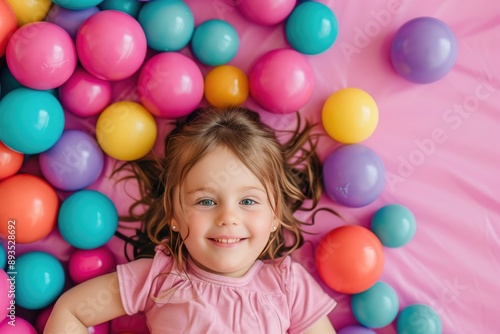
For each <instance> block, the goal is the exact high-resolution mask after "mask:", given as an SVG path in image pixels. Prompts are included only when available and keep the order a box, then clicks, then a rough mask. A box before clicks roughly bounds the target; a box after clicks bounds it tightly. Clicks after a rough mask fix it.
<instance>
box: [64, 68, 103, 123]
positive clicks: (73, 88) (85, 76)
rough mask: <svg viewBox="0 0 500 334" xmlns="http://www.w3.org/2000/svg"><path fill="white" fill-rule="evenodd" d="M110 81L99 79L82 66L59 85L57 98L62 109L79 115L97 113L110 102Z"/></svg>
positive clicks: (84, 115)
mask: <svg viewBox="0 0 500 334" xmlns="http://www.w3.org/2000/svg"><path fill="white" fill-rule="evenodd" d="M111 96H112V88H111V83H110V82H109V81H107V80H102V79H99V78H97V77H95V76H93V75H92V74H90V73H89V72H87V71H86V70H85V69H84V68H82V67H77V69H76V70H75V72H74V73H73V75H72V76H71V77H70V78H69V79H68V81H66V82H65V83H64V84H63V85H62V86H61V87H59V100H60V101H61V104H62V105H63V107H64V109H65V110H67V111H69V112H71V113H72V114H74V115H76V116H80V117H89V116H93V115H97V114H99V113H100V112H101V111H103V110H104V109H105V108H106V107H107V106H108V105H109V104H110V103H111Z"/></svg>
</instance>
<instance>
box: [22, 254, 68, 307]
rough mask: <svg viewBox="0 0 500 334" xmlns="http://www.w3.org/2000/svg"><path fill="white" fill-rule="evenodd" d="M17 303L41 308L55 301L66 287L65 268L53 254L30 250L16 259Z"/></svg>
mask: <svg viewBox="0 0 500 334" xmlns="http://www.w3.org/2000/svg"><path fill="white" fill-rule="evenodd" d="M16 271H17V274H16V304H18V305H19V306H21V307H24V308H26V309H28V310H39V309H42V308H44V307H46V306H48V305H50V304H51V303H52V302H54V301H55V300H56V299H57V298H58V297H59V296H60V295H61V293H62V291H63V288H64V281H65V276H64V269H63V266H62V264H61V262H59V260H58V259H56V258H55V257H54V256H53V255H50V254H48V253H45V252H39V251H35V252H29V253H25V254H23V255H21V256H19V257H18V258H17V260H16Z"/></svg>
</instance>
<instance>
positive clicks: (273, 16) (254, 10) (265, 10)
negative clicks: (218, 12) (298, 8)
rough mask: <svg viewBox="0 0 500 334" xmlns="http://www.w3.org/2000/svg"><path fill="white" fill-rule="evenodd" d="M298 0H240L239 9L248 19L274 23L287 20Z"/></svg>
mask: <svg viewBox="0 0 500 334" xmlns="http://www.w3.org/2000/svg"><path fill="white" fill-rule="evenodd" d="M296 3H297V0H239V1H238V2H237V4H238V9H239V11H240V13H241V14H243V16H245V17H246V18H247V19H249V20H251V21H253V22H255V23H258V24H261V25H267V26H269V25H274V24H277V23H280V22H281V21H283V20H285V19H286V18H287V17H288V15H290V13H291V12H292V10H293V8H294V7H295V4H296Z"/></svg>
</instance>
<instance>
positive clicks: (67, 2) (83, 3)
mask: <svg viewBox="0 0 500 334" xmlns="http://www.w3.org/2000/svg"><path fill="white" fill-rule="evenodd" d="M102 1H103V0H52V2H53V3H54V4H56V5H58V6H60V7H63V8H66V9H71V10H82V9H88V8H90V7H94V6H97V5H98V4H100V3H101V2H102Z"/></svg>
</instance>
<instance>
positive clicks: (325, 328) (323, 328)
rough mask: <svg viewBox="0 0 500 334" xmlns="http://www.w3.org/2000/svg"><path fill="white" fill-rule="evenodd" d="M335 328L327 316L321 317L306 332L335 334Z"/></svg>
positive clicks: (309, 333) (310, 333)
mask: <svg viewBox="0 0 500 334" xmlns="http://www.w3.org/2000/svg"><path fill="white" fill-rule="evenodd" d="M335 333H337V332H335V329H334V328H333V326H332V323H331V322H330V319H328V317H327V316H324V317H323V318H321V319H319V320H318V321H317V322H316V323H315V324H314V325H313V326H312V327H311V328H309V329H308V330H307V331H306V332H305V333H304V334H335Z"/></svg>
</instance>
